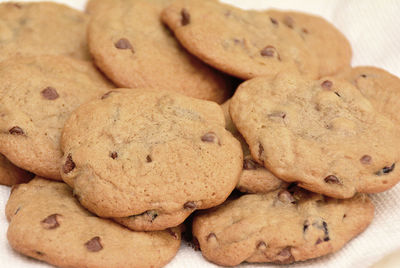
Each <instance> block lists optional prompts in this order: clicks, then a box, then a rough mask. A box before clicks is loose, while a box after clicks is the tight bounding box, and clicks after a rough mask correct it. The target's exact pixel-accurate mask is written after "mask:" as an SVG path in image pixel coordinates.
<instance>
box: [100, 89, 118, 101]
mask: <svg viewBox="0 0 400 268" xmlns="http://www.w3.org/2000/svg"><path fill="white" fill-rule="evenodd" d="M113 92H115V91H108V92H107V93H106V94H104V95H103V96H101V99H102V100H104V99H106V98H108V97H109V96H110V94H111V93H113Z"/></svg>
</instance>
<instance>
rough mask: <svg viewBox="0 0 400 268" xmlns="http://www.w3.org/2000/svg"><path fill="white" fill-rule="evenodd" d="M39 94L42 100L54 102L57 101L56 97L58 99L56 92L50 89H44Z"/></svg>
mask: <svg viewBox="0 0 400 268" xmlns="http://www.w3.org/2000/svg"><path fill="white" fill-rule="evenodd" d="M40 93H41V94H42V96H43V98H45V99H48V100H55V99H58V97H60V96H59V95H58V93H57V90H56V89H55V88H52V87H46V88H45V89H43V90H42V92H40Z"/></svg>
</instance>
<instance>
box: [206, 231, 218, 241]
mask: <svg viewBox="0 0 400 268" xmlns="http://www.w3.org/2000/svg"><path fill="white" fill-rule="evenodd" d="M212 238H217V236H216V235H215V234H214V233H209V234H208V235H207V238H206V240H207V241H208V240H210V239H212Z"/></svg>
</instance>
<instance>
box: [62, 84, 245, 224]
mask: <svg viewBox="0 0 400 268" xmlns="http://www.w3.org/2000/svg"><path fill="white" fill-rule="evenodd" d="M224 125H225V122H224V116H223V112H222V110H221V108H220V107H219V105H217V104H216V103H214V102H209V101H204V100H198V99H194V98H190V97H185V96H183V95H180V94H177V93H172V92H168V91H152V90H151V89H136V90H130V89H115V90H113V91H110V92H109V93H107V94H105V95H104V96H102V97H101V98H99V99H98V100H94V101H91V102H89V103H87V104H84V105H82V106H80V107H79V108H78V109H77V110H76V111H75V112H74V113H73V114H72V115H71V117H70V118H69V119H68V121H67V123H66V124H65V126H64V130H63V136H62V140H61V147H62V150H63V152H64V157H63V160H62V166H61V175H62V178H63V180H64V181H65V182H67V183H68V184H69V185H70V186H71V187H73V188H74V192H75V194H76V195H77V197H78V199H79V201H80V202H81V204H82V205H83V206H84V207H86V208H88V209H89V210H90V211H92V212H93V213H95V214H97V215H99V216H101V217H108V218H124V219H116V220H117V221H118V222H120V223H122V224H124V225H126V226H127V227H129V228H131V229H134V230H160V229H165V228H167V227H171V226H176V225H178V224H180V223H181V222H183V221H184V219H185V218H186V217H187V216H188V215H189V214H190V213H192V212H193V211H195V210H196V209H205V208H209V207H213V206H216V205H218V204H220V203H222V202H223V201H224V200H225V199H226V198H227V197H228V196H229V194H230V193H231V192H232V190H233V189H234V188H235V186H236V184H237V182H238V179H239V175H240V172H241V170H242V163H243V158H242V150H241V148H240V143H239V142H238V141H237V140H236V139H235V138H234V137H233V136H232V135H231V134H230V133H229V132H228V131H227V130H225V128H224Z"/></svg>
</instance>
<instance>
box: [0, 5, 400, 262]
mask: <svg viewBox="0 0 400 268" xmlns="http://www.w3.org/2000/svg"><path fill="white" fill-rule="evenodd" d="M198 1H201V0H198ZM0 2H2V1H0ZM54 2H64V3H66V4H69V5H71V6H73V7H76V8H79V9H83V8H84V6H85V0H64V1H60V0H58V1H54ZM224 2H229V3H231V4H235V5H237V6H239V7H242V8H246V9H265V8H272V7H273V8H279V9H291V10H297V11H304V12H309V13H313V14H317V15H321V16H323V17H324V18H326V19H327V20H328V21H330V22H332V23H333V24H334V25H335V26H336V27H338V28H339V29H340V30H341V31H342V32H343V33H344V34H345V35H346V37H347V38H348V39H349V40H350V42H351V44H352V47H353V66H359V65H374V66H377V67H381V68H384V69H386V70H388V71H390V72H391V73H393V74H395V75H397V76H400V45H399V44H400V16H399V14H400V1H397V0H382V1H376V0H364V1H359V0H325V1H321V0H303V1H296V0H268V1H265V0H224ZM399 109H400V107H399ZM399 168H400V167H399ZM8 196H9V188H8V187H5V186H0V260H1V261H0V267H15V268H22V267H23V268H31V267H50V266H48V265H47V264H44V263H41V262H38V261H35V260H31V259H28V258H26V257H23V256H21V255H19V254H18V253H15V252H14V251H13V250H12V249H11V248H10V246H9V245H8V243H7V239H6V231H7V226H8V223H7V220H6V218H5V216H4V207H5V204H6V202H7V199H8ZM398 198H400V185H398V186H397V187H394V188H393V189H392V190H390V191H387V192H385V193H381V194H377V195H373V196H372V199H373V201H374V203H375V205H376V213H375V214H376V215H375V219H374V220H373V222H372V224H371V225H370V226H369V227H368V229H367V230H366V231H365V232H364V233H362V234H361V235H359V236H358V237H356V238H355V239H353V240H352V241H351V242H350V243H349V244H347V245H346V246H345V247H344V248H343V249H341V250H340V251H339V252H337V253H335V254H331V255H328V256H326V257H322V258H318V259H315V260H311V261H307V262H303V263H299V264H295V265H292V266H291V267H322V266H323V267H332V268H337V267H341V268H352V267H357V268H359V267H369V266H370V265H372V264H373V263H375V262H377V261H378V260H379V259H381V258H382V257H383V256H385V255H387V254H389V253H391V252H392V251H394V250H396V249H400V202H399V201H398ZM66 250H68V249H67V248H66ZM398 266H399V267H400V263H399V265H398ZM167 267H168V268H181V267H182V268H183V267H185V268H188V267H190V268H192V267H193V268H196V267H217V266H216V265H214V264H211V263H209V262H207V261H206V260H205V259H204V258H203V257H202V256H201V253H200V252H195V251H193V250H192V249H191V248H190V247H188V246H187V244H186V243H185V242H183V243H182V247H181V250H180V251H179V253H178V255H177V256H176V257H175V258H174V259H173V260H172V262H171V263H170V264H168V265H167ZM241 267H274V265H268V264H261V265H249V264H242V265H241ZM280 267H282V266H280Z"/></svg>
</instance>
